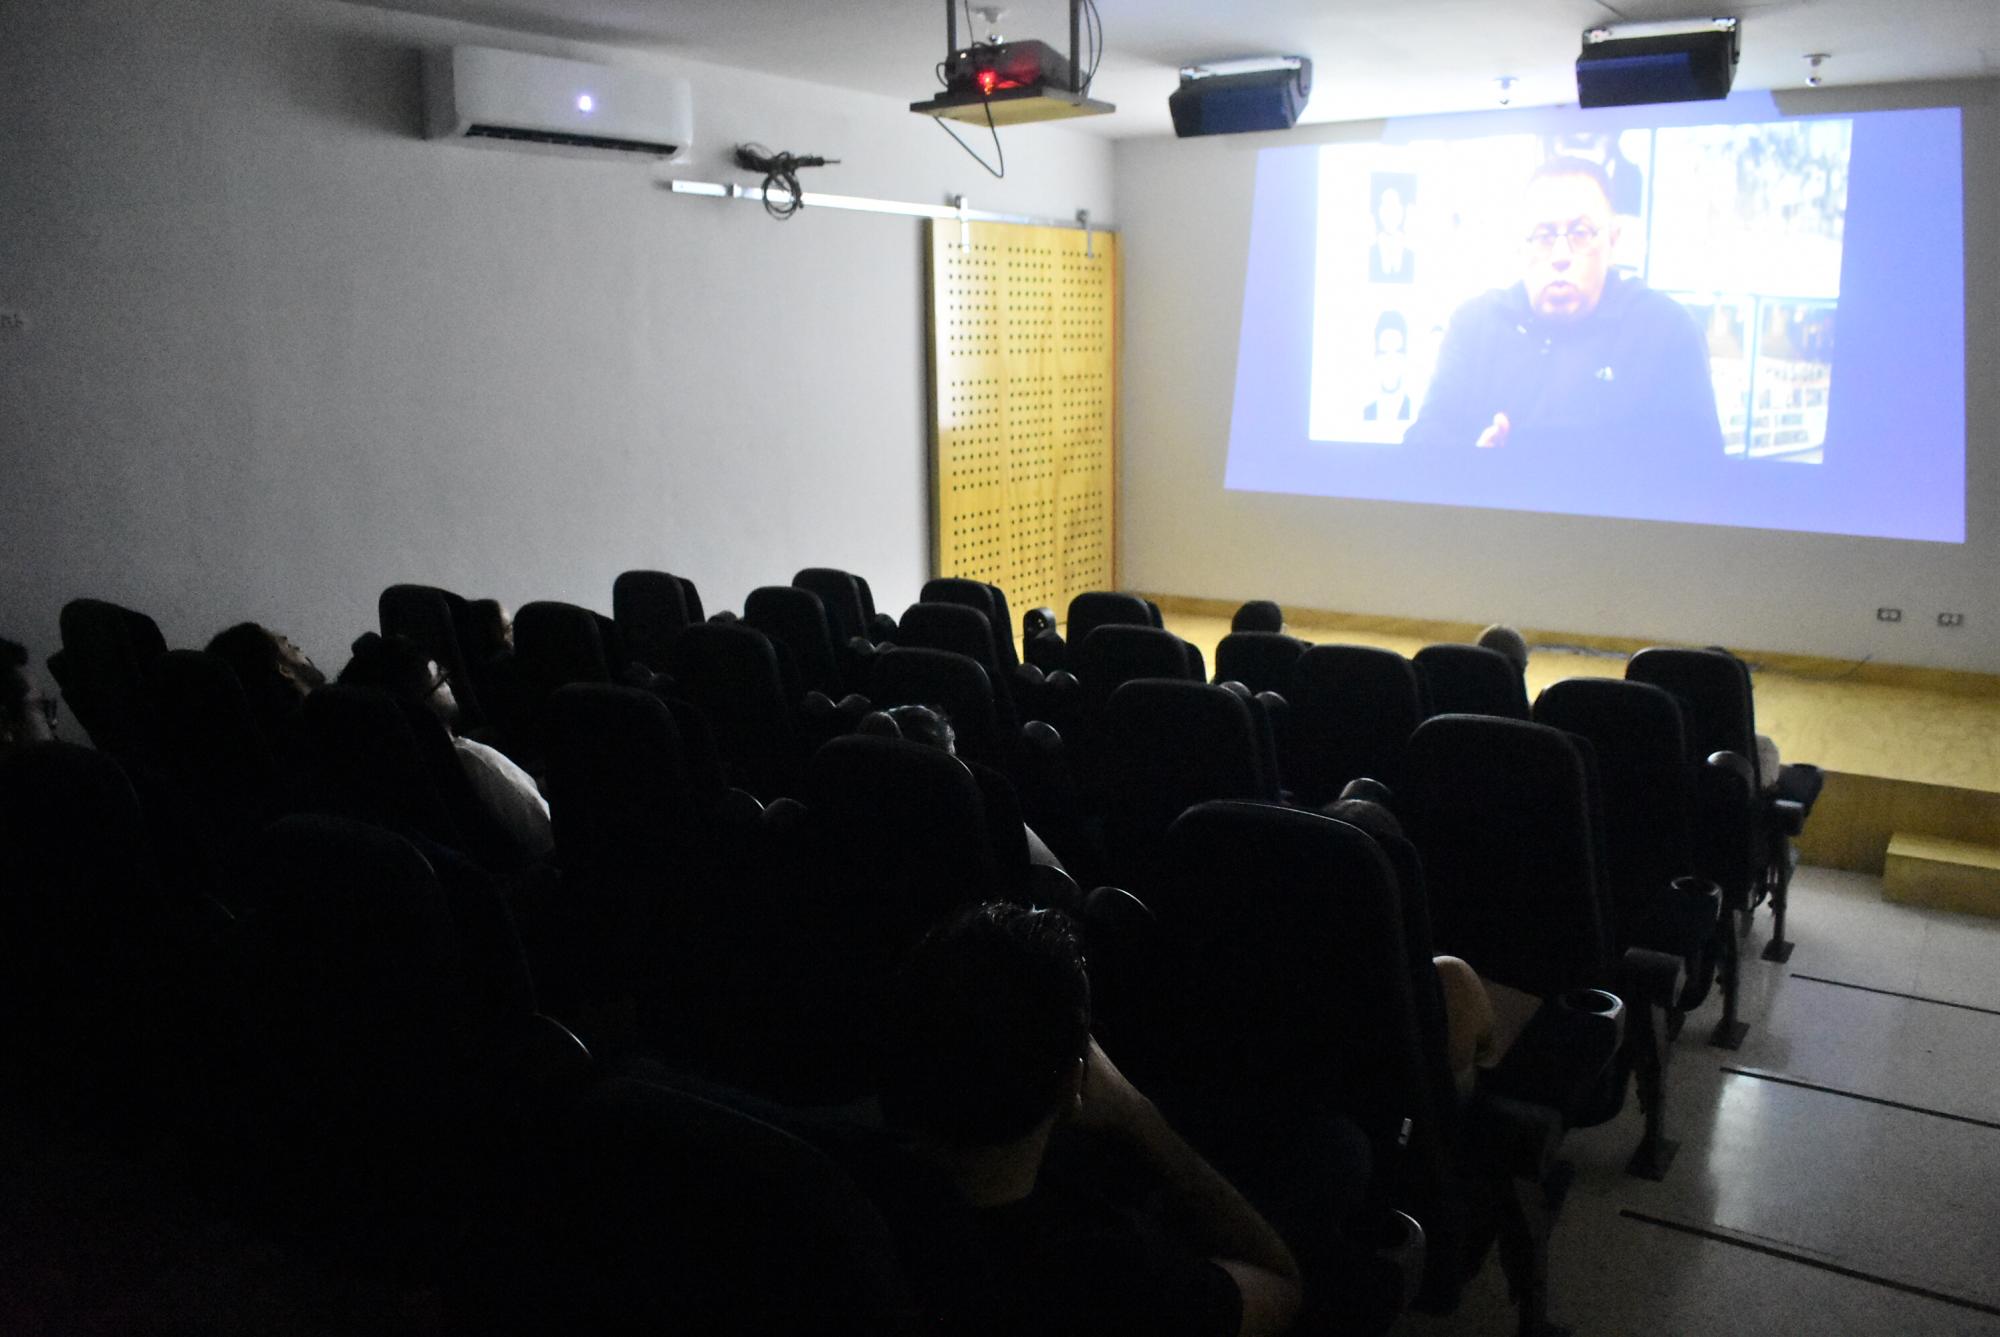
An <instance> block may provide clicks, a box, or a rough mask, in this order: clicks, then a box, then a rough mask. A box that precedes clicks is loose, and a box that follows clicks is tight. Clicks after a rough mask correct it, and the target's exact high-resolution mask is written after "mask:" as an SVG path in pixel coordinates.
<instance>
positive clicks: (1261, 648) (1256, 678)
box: [1215, 631, 1308, 696]
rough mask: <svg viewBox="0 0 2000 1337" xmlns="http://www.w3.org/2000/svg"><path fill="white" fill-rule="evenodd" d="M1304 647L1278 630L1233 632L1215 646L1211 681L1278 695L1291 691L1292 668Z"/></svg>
mask: <svg viewBox="0 0 2000 1337" xmlns="http://www.w3.org/2000/svg"><path fill="white" fill-rule="evenodd" d="M1307 648H1308V647H1307V645H1306V643H1305V642H1304V641H1302V640H1299V639H1298V638H1297V637H1296V636H1287V635H1285V634H1284V633H1282V632H1276V631H1233V632H1231V633H1230V634H1229V635H1227V636H1224V637H1223V638H1222V640H1221V641H1220V642H1219V643H1218V644H1217V645H1216V647H1215V680H1216V681H1217V682H1240V683H1242V684H1243V685H1244V686H1245V687H1248V688H1249V689H1250V690H1251V691H1253V692H1276V693H1278V694H1279V695H1281V696H1282V695H1284V694H1285V693H1287V692H1289V691H1290V690H1291V684H1292V668H1293V666H1294V665H1296V664H1297V663H1298V661H1299V656H1300V655H1302V654H1304V653H1305V652H1306V650H1307Z"/></svg>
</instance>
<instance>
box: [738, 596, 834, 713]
mask: <svg viewBox="0 0 2000 1337" xmlns="http://www.w3.org/2000/svg"><path fill="white" fill-rule="evenodd" d="M743 621H744V624H745V625H747V626H751V627H755V628H756V629H757V630H758V631H761V632H763V633H764V634H765V635H766V636H769V637H770V638H771V639H772V640H773V641H776V642H777V643H779V644H780V645H783V646H784V647H785V648H786V649H787V650H788V651H789V652H790V654H791V659H792V662H793V663H794V664H795V665H797V670H798V677H799V684H800V686H801V687H802V688H804V689H805V690H806V691H809V692H824V693H826V694H827V695H828V696H829V697H836V698H837V697H839V696H841V695H842V694H843V690H844V688H845V686H846V684H845V682H844V680H843V673H842V669H841V664H840V659H839V656H838V655H837V654H836V652H835V642H834V639H833V629H832V627H831V625H830V624H829V623H828V621H827V616H826V606H825V605H824V604H823V603H821V602H820V597H819V596H818V595H817V594H814V593H813V592H812V591H811V590H802V589H799V588H798V587H797V586H794V585H762V586H759V587H758V588H756V589H754V590H752V591H750V594H749V597H748V598H746V599H745V600H744V601H743Z"/></svg>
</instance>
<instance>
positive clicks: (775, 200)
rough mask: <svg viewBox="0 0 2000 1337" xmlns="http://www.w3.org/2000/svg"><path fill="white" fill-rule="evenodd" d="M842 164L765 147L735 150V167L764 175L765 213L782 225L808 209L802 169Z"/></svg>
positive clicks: (830, 159) (752, 145)
mask: <svg viewBox="0 0 2000 1337" xmlns="http://www.w3.org/2000/svg"><path fill="white" fill-rule="evenodd" d="M839 161H840V159H838V158H820V157H814V156H810V155H805V154H798V153H788V152H781V153H773V152H771V151H770V150H769V149H767V148H765V147H764V146H763V145H762V144H738V145H737V146H736V165H737V166H738V167H741V168H742V169H743V170H744V171H746V172H762V173H763V174H764V212H765V213H767V214H769V215H771V217H773V218H775V219H778V220H779V221H781V222H782V221H783V220H785V219H787V218H790V217H791V216H792V215H793V214H795V213H797V212H798V211H799V210H800V209H802V208H804V207H805V202H806V198H805V197H806V192H805V187H804V186H802V185H800V184H799V169H800V168H802V167H825V166H826V165H827V164H829V163H837V162H839Z"/></svg>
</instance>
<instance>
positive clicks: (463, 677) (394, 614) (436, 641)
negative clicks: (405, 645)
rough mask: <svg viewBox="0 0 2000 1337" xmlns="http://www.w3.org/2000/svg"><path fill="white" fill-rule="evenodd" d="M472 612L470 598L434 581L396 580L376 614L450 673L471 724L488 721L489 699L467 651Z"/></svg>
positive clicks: (387, 630) (387, 632) (386, 631)
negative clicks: (484, 698)
mask: <svg viewBox="0 0 2000 1337" xmlns="http://www.w3.org/2000/svg"><path fill="white" fill-rule="evenodd" d="M470 616H471V608H470V605H469V604H468V603H467V601H466V600H465V599H463V598H461V597H460V596H459V595H456V594H453V593H452V592H451V591H450V590H445V589H439V588H438V587H436V586H434V585H391V586H389V587H388V588H386V589H384V590H383V591H382V593H381V594H380V595H379V596H378V597H377V598H376V600H375V617H376V621H377V622H378V623H379V624H380V625H381V628H382V634H383V635H384V636H401V637H404V638H405V639H407V640H409V641H411V642H413V643H414V644H415V645H416V647H417V648H418V649H419V650H422V651H423V652H424V654H425V655H427V656H428V657H430V658H431V659H434V660H436V661H437V666H438V667H439V668H441V669H443V670H444V671H445V672H446V673H448V674H450V675H451V691H452V697H453V698H454V699H455V700H456V701H457V702H458V706H459V713H460V717H461V719H463V721H464V722H465V724H466V726H467V727H476V726H477V725H479V724H482V723H484V722H485V719H486V711H485V703H484V702H483V701H482V700H481V698H480V694H479V684H478V681H477V675H476V674H475V673H474V671H473V665H472V664H471V662H470V661H469V659H468V658H467V656H466V653H465V643H464V639H463V638H462V637H461V636H460V634H459V631H460V628H462V627H464V626H465V625H466V621H467V619H468V618H469V617H470Z"/></svg>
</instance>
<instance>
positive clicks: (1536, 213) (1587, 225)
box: [1520, 157, 1618, 325]
mask: <svg viewBox="0 0 2000 1337" xmlns="http://www.w3.org/2000/svg"><path fill="white" fill-rule="evenodd" d="M1617 227H1618V224H1617V221H1616V220H1615V219H1614V218H1613V217H1612V213H1611V182H1610V180H1609V178H1607V177H1606V176H1605V175H1604V169H1603V168H1602V167H1599V166H1598V165H1597V164H1596V163H1594V162H1589V161H1587V160H1585V159H1583V158H1573V157H1557V158H1550V159H1549V160H1548V161H1547V162H1545V163H1543V164H1542V165H1541V166H1540V167H1538V168H1536V169H1535V171H1534V174H1533V175H1531V176H1530V177H1529V178H1528V186H1527V189H1526V190H1525V191H1524V192H1523V193H1522V215H1521V220H1520V236H1521V238H1522V279H1521V281H1522V284H1523V286H1525V287H1526V289H1527V292H1528V305H1529V306H1530V307H1531V308H1533V310H1534V312H1535V314H1536V315H1538V316H1540V317H1541V318H1542V319H1543V320H1548V321H1553V322H1555V323H1557V324H1563V325H1569V324H1575V323H1576V322H1577V321H1580V320H1583V319H1585V318H1586V317H1588V316H1589V315H1590V314H1591V313H1592V312H1594V311H1596V310H1597V304H1598V302H1599V301H1600V300H1601V299H1602V298H1603V296H1604V284H1605V280H1606V278H1607V277H1608V275H1609V274H1610V272H1611V252H1612V250H1613V248H1614V246H1615V244H1616V242H1617V239H1618V238H1617Z"/></svg>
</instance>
